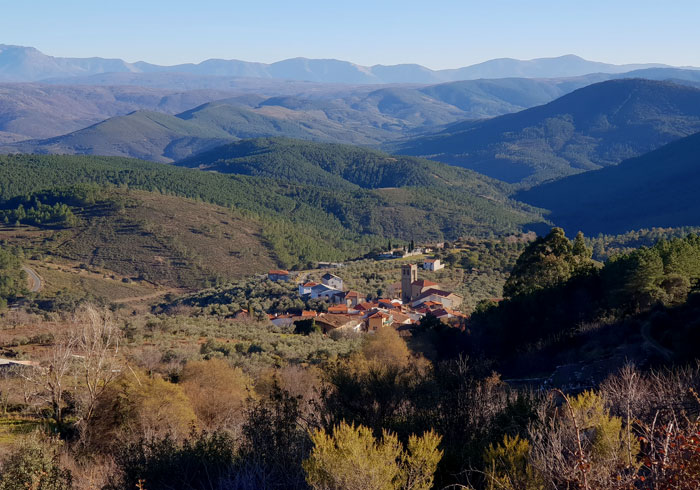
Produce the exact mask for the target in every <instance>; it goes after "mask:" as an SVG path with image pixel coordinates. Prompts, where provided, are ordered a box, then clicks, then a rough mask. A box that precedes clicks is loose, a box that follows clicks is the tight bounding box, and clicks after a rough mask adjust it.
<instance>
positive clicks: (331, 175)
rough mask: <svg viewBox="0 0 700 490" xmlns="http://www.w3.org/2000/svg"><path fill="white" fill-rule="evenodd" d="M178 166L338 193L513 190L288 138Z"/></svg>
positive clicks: (243, 145) (435, 166) (444, 168)
mask: <svg viewBox="0 0 700 490" xmlns="http://www.w3.org/2000/svg"><path fill="white" fill-rule="evenodd" d="M177 165H180V166H184V167H191V168H199V169H204V170H214V171H217V172H222V173H231V174H239V175H251V176H260V177H270V178H274V179H277V180H282V181H285V182H290V183H295V184H311V185H320V186H334V187H335V188H346V189H347V188H354V187H356V186H359V187H362V188H365V189H378V188H387V187H406V186H414V187H444V186H448V187H461V188H465V189H466V188H468V189H471V190H472V191H473V192H474V193H479V194H481V195H482V196H484V195H489V196H491V197H493V198H502V197H503V194H504V193H506V192H508V191H509V186H508V185H507V184H503V183H501V182H498V181H496V180H492V179H490V178H488V177H484V176H483V175H480V174H478V173H476V172H472V171H470V170H465V169H461V168H457V167H453V166H450V165H445V164H443V163H438V162H433V161H430V160H425V159H420V158H415V157H407V156H393V155H389V154H386V153H382V152H380V151H376V150H371V149H366V148H360V147H357V146H350V145H341V144H331V143H314V142H309V141H301V140H293V139H288V138H260V139H252V140H243V141H238V142H235V143H232V144H228V145H225V146H221V147H218V148H215V149H213V150H210V151H207V152H204V153H201V154H198V155H195V156H193V157H190V158H187V159H185V160H182V161H180V162H177Z"/></svg>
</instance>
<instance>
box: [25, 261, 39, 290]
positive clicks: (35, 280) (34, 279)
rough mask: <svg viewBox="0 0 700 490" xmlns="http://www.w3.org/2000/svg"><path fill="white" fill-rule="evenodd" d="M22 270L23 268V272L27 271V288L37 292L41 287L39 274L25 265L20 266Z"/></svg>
mask: <svg viewBox="0 0 700 490" xmlns="http://www.w3.org/2000/svg"><path fill="white" fill-rule="evenodd" d="M22 270H24V272H26V273H27V277H28V278H29V283H30V286H29V290H30V291H31V292H32V293H37V292H39V291H40V290H41V288H42V287H43V283H42V281H41V276H39V274H37V273H36V272H35V271H34V269H30V268H29V267H27V266H26V265H23V266H22Z"/></svg>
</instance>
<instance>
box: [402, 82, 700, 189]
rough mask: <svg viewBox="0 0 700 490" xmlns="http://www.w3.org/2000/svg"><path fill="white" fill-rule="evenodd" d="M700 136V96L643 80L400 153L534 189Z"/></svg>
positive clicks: (600, 88) (588, 90)
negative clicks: (693, 136)
mask: <svg viewBox="0 0 700 490" xmlns="http://www.w3.org/2000/svg"><path fill="white" fill-rule="evenodd" d="M697 131H700V90H698V89H697V88H692V87H688V86H680V85H676V84H673V83H670V82H657V81H650V80H642V79H623V80H611V81H606V82H602V83H597V84H593V85H590V86H587V87H585V88H582V89H579V90H576V91H575V92H573V93H571V94H568V95H565V96H563V97H561V98H559V99H557V100H555V101H553V102H550V103H548V104H545V105H542V106H538V107H533V108H531V109H527V110H524V111H521V112H518V113H515V114H508V115H504V116H500V117H496V118H493V119H489V120H485V121H476V122H473V121H466V122H463V123H458V124H454V125H451V126H449V127H448V128H447V129H445V130H444V131H442V132H441V133H438V134H436V135H432V136H425V137H419V138H416V139H413V140H408V141H407V142H404V143H402V145H401V146H400V148H399V152H400V153H403V154H409V155H420V156H424V157H428V158H431V159H434V160H439V161H443V162H447V163H451V164H454V165H459V166H463V167H466V168H471V169H474V170H476V171H478V172H481V173H483V174H485V175H489V176H491V177H495V178H498V179H501V180H504V181H506V182H511V183H522V184H527V185H532V184H537V183H539V182H542V181H545V180H548V179H555V178H561V177H565V176H568V175H572V174H575V173H580V172H585V171H588V170H594V169H598V168H601V167H606V166H610V165H616V164H618V163H619V162H621V161H622V160H624V159H626V158H631V157H635V156H638V155H641V154H643V153H646V152H648V151H651V150H654V149H656V148H659V147H660V146H663V145H664V144H666V143H669V142H671V141H673V140H675V139H678V138H681V137H684V136H688V135H690V134H693V133H695V132H697Z"/></svg>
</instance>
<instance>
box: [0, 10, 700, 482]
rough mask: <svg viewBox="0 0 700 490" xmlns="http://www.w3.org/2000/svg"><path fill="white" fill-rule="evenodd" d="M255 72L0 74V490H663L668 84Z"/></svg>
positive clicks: (6, 67)
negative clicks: (22, 489)
mask: <svg viewBox="0 0 700 490" xmlns="http://www.w3.org/2000/svg"><path fill="white" fill-rule="evenodd" d="M205 3H206V2H205ZM302 3H303V2H302ZM200 7H201V8H202V9H203V8H204V7H202V6H200ZM200 7H198V9H199V8H200ZM13 8H17V7H13ZM66 8H67V7H66ZM101 8H103V7H101V6H98V5H93V6H91V9H93V10H94V11H95V12H96V11H99V10H100V9H101ZM150 8H154V7H152V6H151V5H145V4H144V5H141V6H140V7H139V9H138V12H139V13H138V15H136V14H134V18H133V19H132V20H133V22H134V25H137V24H138V25H140V24H139V23H140V22H141V20H142V17H141V16H143V18H144V19H145V18H147V17H148V16H149V15H152V12H151V11H150V10H149V9H150ZM181 8H184V7H183V6H180V5H175V4H171V5H168V6H167V8H166V9H164V10H163V12H160V11H159V13H158V15H159V16H161V15H162V16H163V18H164V19H165V18H167V19H170V16H177V15H178V12H180V9H181ZM261 8H262V7H261V6H259V5H250V6H246V8H245V9H244V8H243V7H242V6H239V7H238V8H237V11H236V16H231V18H226V19H225V21H226V29H224V31H225V32H224V31H222V32H218V31H216V30H214V29H212V30H211V32H210V33H207V35H215V36H216V37H217V39H220V40H221V41H220V42H223V40H224V39H227V38H228V36H231V38H233V37H234V36H236V35H239V34H240V33H244V34H246V35H248V33H249V32H252V31H255V30H260V29H261V28H262V22H261V21H259V20H256V22H251V25H250V26H245V28H241V26H240V25H239V26H237V27H236V19H237V18H238V17H237V16H238V15H240V16H241V18H243V17H245V12H246V11H247V10H246V9H251V11H256V12H258V15H260V12H261V10H260V9H261ZM325 8H327V9H331V6H330V5H328V6H324V9H325ZM354 8H356V7H354V6H353V7H352V8H351V7H344V9H346V10H347V12H344V13H343V14H342V15H336V17H338V18H340V17H345V16H347V17H348V18H352V11H353V9H354ZM372 8H373V9H376V10H378V11H381V10H382V9H385V8H386V7H385V6H384V4H376V5H373V6H372ZM442 8H445V7H444V6H437V5H436V6H432V7H431V9H433V10H436V11H437V10H440V9H442ZM452 8H457V7H456V6H453V7H452ZM474 8H475V7H474ZM484 8H486V7H484ZM509 8H513V9H515V8H516V7H515V6H514V5H513V6H510V7H509ZM536 8H537V7H536V5H535V4H533V5H529V6H528V9H536ZM589 8H590V7H588V6H587V7H586V9H589ZM610 8H613V7H612V6H610ZM198 9H194V10H193V9H192V8H189V10H188V11H190V12H191V13H192V18H191V19H190V18H189V17H188V19H186V20H187V23H186V25H187V29H182V30H181V33H180V34H181V35H182V37H183V39H184V38H187V39H188V43H191V44H192V45H193V46H194V45H195V44H196V42H199V41H200V39H195V37H196V36H194V35H191V34H192V33H196V32H199V34H200V36H199V37H202V38H203V39H207V35H205V36H202V35H201V34H202V33H201V31H198V29H199V25H198V24H197V22H196V18H197V17H198V16H199V14H200V13H201V12H200V10H198ZM278 9H279V12H277V11H276V10H275V12H274V16H273V15H271V12H266V13H264V15H262V16H261V17H260V18H264V19H265V23H266V28H265V29H267V30H266V31H265V35H264V36H250V39H246V43H243V44H246V46H247V48H246V49H250V48H251V46H252V45H253V41H254V44H255V45H257V44H258V43H260V44H261V45H263V44H264V43H263V42H262V37H270V38H273V37H274V38H275V39H277V38H278V37H279V38H281V39H282V38H283V39H285V41H284V43H282V44H287V43H288V44H289V45H290V49H296V47H295V46H296V45H295V42H296V41H297V37H298V36H290V35H289V34H288V32H285V30H284V29H282V26H283V22H282V21H284V22H286V21H287V19H286V18H283V17H285V16H289V17H290V18H296V20H297V21H298V22H300V23H299V25H300V26H301V25H304V24H303V22H301V21H306V19H299V18H298V16H297V12H296V11H297V10H299V9H301V7H300V6H299V5H296V4H295V5H294V6H278ZM636 9H637V10H639V9H643V7H642V6H636ZM10 10H11V9H10ZM10 10H8V12H10ZM93 10H91V12H92V11H93ZM239 10H240V12H239ZM301 10H304V9H301ZM320 10H323V9H320ZM166 11H167V12H166ZM282 12H284V13H282ZM305 12H306V11H305ZM462 13H463V14H466V12H465V11H462ZM521 13H522V11H521ZM394 14H395V15H396V13H395V12H394ZM119 15H120V14H119V13H118V12H116V11H115V12H112V13H111V16H110V22H112V19H113V18H114V19H116V18H118V17H119ZM318 15H321V13H318ZM548 15H555V13H554V12H548ZM402 16H410V12H405V13H402V14H401V16H400V18H399V17H397V18H396V20H397V24H396V25H400V26H401V29H404V25H403V23H402V22H403V21H401V22H399V20H401V19H403V17H402ZM234 17H235V18H234ZM272 17H275V18H274V19H273V18H272ZM462 17H463V19H461V18H460V19H461V20H460V24H459V26H458V27H459V29H458V30H459V31H460V32H467V31H468V32H471V31H472V30H474V31H478V29H476V27H477V26H476V25H475V23H476V22H477V20H475V19H478V23H481V22H483V20H482V19H480V18H478V17H476V16H475V17H473V18H471V17H470V16H467V15H463V16H462ZM523 17H527V16H526V15H523ZM572 17H577V16H575V15H572ZM578 17H581V18H582V19H583V17H584V16H583V15H582V14H581V13H580V12H579V15H578ZM689 17H692V16H690V15H689ZM278 18H279V19H278ZM159 19H160V17H159ZM64 20H65V19H64ZM467 20H468V21H469V22H467ZM216 21H217V19H214V18H210V19H209V20H208V21H207V22H206V23H205V24H206V25H207V26H208V25H209V23H212V24H214V23H216ZM533 21H534V19H532V18H530V19H529V23H526V25H527V26H528V28H530V25H532V26H535V25H536V23H534V22H533ZM581 21H582V22H583V20H581ZM0 22H2V21H0ZM130 22H131V20H130ZM159 22H160V21H159ZM333 22H334V24H333V26H334V30H335V29H336V27H337V26H339V25H340V24H336V23H337V19H334V21H333ZM268 23H269V25H268ZM520 23H521V22H520V19H518V24H520ZM144 25H145V24H144ZM183 25H184V24H183ZM601 25H602V24H601ZM52 26H53V27H52V29H53V28H55V29H57V30H61V24H60V23H56V24H55V25H54V24H52ZM157 26H158V22H152V23H150V24H148V27H149V29H151V28H153V29H154V32H155V30H156V27H157ZM174 27H175V26H172V28H173V29H174ZM181 27H182V25H181ZM229 27H230V28H229ZM467 27H469V28H467ZM623 27H624V26H623V24H620V23H618V24H616V25H615V28H616V29H622V28H623ZM316 28H319V26H315V27H314V29H316ZM511 28H513V29H514V30H513V35H515V34H516V32H517V29H515V26H514V25H511ZM533 28H534V27H533ZM119 29H124V31H125V32H127V31H129V29H128V28H127V27H125V26H121V25H120V26H119ZM314 29H308V31H309V33H311V32H314ZM354 29H356V30H357V31H358V32H360V31H362V30H363V29H365V26H364V23H358V24H357V25H355V26H354ZM382 29H387V30H388V31H390V32H391V35H392V36H395V37H396V38H397V39H403V42H406V36H405V35H400V33H399V31H398V30H392V29H390V26H389V24H388V23H387V24H386V25H384V24H383V25H382ZM297 30H299V29H297ZM108 31H109V29H106V28H105V33H107V32H108ZM406 31H407V32H408V29H407V28H406ZM171 32H172V31H171ZM410 32H411V35H412V36H416V37H419V38H420V39H421V43H425V44H428V43H429V40H427V39H426V40H423V38H422V37H421V36H422V31H420V33H421V36H417V35H416V33H419V31H415V32H414V31H410ZM494 32H495V31H494ZM572 32H573V30H572ZM272 33H274V36H273V35H272ZM132 34H133V31H132ZM306 34H308V33H306ZM326 34H327V35H326V37H325V38H324V42H323V43H319V44H325V43H328V44H329V45H330V44H332V43H333V35H329V33H326ZM333 34H335V33H333ZM346 34H347V33H346ZM435 34H439V33H433V35H434V36H435ZM453 34H454V33H452V34H450V33H448V32H446V33H445V36H447V37H445V38H444V39H443V41H446V40H448V39H447V38H448V37H449V36H452V35H453ZM482 35H484V39H479V44H478V45H479V46H482V47H480V48H479V49H484V50H485V49H486V48H485V46H486V45H487V44H488V45H491V44H493V41H492V40H491V41H489V42H488V43H487V41H488V40H489V39H490V38H489V37H488V36H485V34H484V33H482ZM69 37H70V36H67V37H66V39H68V38H69ZM171 37H172V36H171V35H170V36H163V39H164V40H167V41H168V43H170V42H171V41H170V39H171ZM529 37H530V36H523V40H522V41H521V42H522V43H523V44H526V38H529ZM436 38H439V39H442V38H440V36H437V37H436ZM563 38H564V36H561V35H560V36H559V38H558V40H559V39H563ZM299 39H302V38H301V37H299ZM348 39H352V40H353V43H358V46H359V45H360V43H361V42H362V41H363V39H362V38H361V37H360V36H355V31H354V30H353V32H352V36H349V37H348ZM601 39H602V38H601ZM95 41H97V39H96V40H95ZM393 41H394V40H393V39H392V42H393ZM450 41H451V40H450ZM633 41H634V40H633V39H631V40H630V44H632V43H633ZM637 41H638V40H637ZM164 42H165V41H164ZM397 42H398V41H397ZM605 42H606V43H607V42H608V40H607V39H606V40H605ZM120 43H123V45H125V46H126V45H127V43H124V41H123V40H122V41H120ZM155 44H156V43H155V42H153V45H155ZM278 44H279V43H278ZM345 44H348V45H349V44H351V43H347V42H346V43H345ZM452 44H454V43H452V42H447V43H445V45H444V46H442V48H441V49H440V51H442V50H444V51H448V48H449V46H451V45H452ZM472 44H473V43H472ZM472 44H465V46H467V45H468V46H471V45H472ZM176 45H177V46H179V49H180V50H181V53H180V54H181V55H182V56H185V55H187V54H188V53H189V51H188V50H187V49H185V48H183V47H182V42H178V43H175V42H174V41H172V46H173V47H172V48H171V46H170V45H168V49H169V50H170V51H175V49H176V48H175V46H176ZM455 45H456V44H455ZM387 46H388V44H387ZM282 47H283V46H281V45H278V46H277V47H276V48H275V49H276V51H275V56H276V57H274V58H271V57H270V56H268V58H267V59H268V62H249V61H241V60H238V59H218V58H209V59H205V58H202V59H201V60H198V61H196V62H191V63H187V62H185V63H180V62H172V63H170V64H167V63H165V62H163V63H161V64H156V63H150V62H145V61H133V60H132V61H125V59H121V58H116V57H112V58H103V57H94V56H93V57H90V58H77V57H63V56H51V55H48V54H44V53H43V52H42V51H40V50H39V49H35V48H29V47H23V46H18V45H11V44H0V490H16V489H20V488H33V489H36V490H73V489H76V490H94V489H96V488H99V489H102V490H117V489H123V488H139V489H141V490H172V489H175V488H183V489H192V490H195V489H196V490H200V489H201V490H234V489H235V490H253V489H256V490H257V489H291V490H369V489H383V490H432V489H436V490H445V489H448V488H463V489H467V490H492V489H496V488H501V489H504V490H559V489H563V488H567V489H574V488H578V489H585V490H593V489H596V490H597V489H600V490H655V489H659V488H674V489H677V490H696V488H697V486H698V484H700V483H698V482H699V481H700V480H698V479H699V478H700V466H699V465H700V448H699V447H698V437H697V436H698V429H699V428H700V426H699V425H698V420H700V419H699V418H698V417H699V416H700V400H699V399H698V395H697V393H698V392H700V369H699V368H698V359H699V358H700V355H699V353H698V350H697V347H698V345H700V320H699V318H700V199H698V192H697V189H698V186H700V172H699V171H698V170H699V166H700V69H697V68H693V67H691V66H672V65H669V64H663V63H624V64H623V63H620V64H614V63H610V62H597V61H589V60H587V59H584V58H581V57H578V56H574V55H564V56H552V57H546V58H542V57H540V58H533V59H529V60H518V59H513V58H500V57H499V58H494V59H491V60H488V61H485V62H477V63H471V64H466V63H462V65H463V66H461V67H458V68H444V67H442V68H435V69H431V68H427V67H426V66H423V65H419V64H413V63H400V64H392V65H386V64H369V63H366V64H359V63H352V62H347V61H342V60H338V59H328V58H302V57H296V58H288V59H282V58H283V56H277V55H276V53H277V52H280V53H281V52H283V50H282ZM95 49H99V45H98V44H97V43H96V47H95ZM376 49H377V50H379V45H378V46H377V47H376ZM557 49H559V48H557ZM277 50H279V51H277ZM464 51H467V50H464ZM57 52H58V49H57ZM137 52H138V53H140V51H137ZM251 52H253V51H251ZM484 52H486V51H484ZM418 54H419V50H417V51H416V56H418ZM437 54H438V51H435V50H434V52H433V54H432V55H431V56H436V55H437ZM368 56H369V55H368ZM134 59H136V58H134ZM270 59H282V61H270ZM367 59H369V58H367ZM455 59H462V58H455ZM463 59H468V58H463ZM436 63H437V61H436ZM455 64H456V65H457V66H459V64H458V63H455ZM436 66H438V65H436Z"/></svg>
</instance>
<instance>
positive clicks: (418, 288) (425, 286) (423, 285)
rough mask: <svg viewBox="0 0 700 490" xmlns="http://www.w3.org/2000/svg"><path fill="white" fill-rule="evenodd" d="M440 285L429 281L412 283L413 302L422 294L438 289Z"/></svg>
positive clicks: (422, 280)
mask: <svg viewBox="0 0 700 490" xmlns="http://www.w3.org/2000/svg"><path fill="white" fill-rule="evenodd" d="M438 286H439V284H438V283H436V282H433V281H428V280H426V279H419V280H417V281H413V282H412V283H411V301H413V300H415V299H417V298H418V297H419V296H420V295H421V294H423V293H424V292H426V291H427V290H429V289H433V288H437V287H438Z"/></svg>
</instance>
